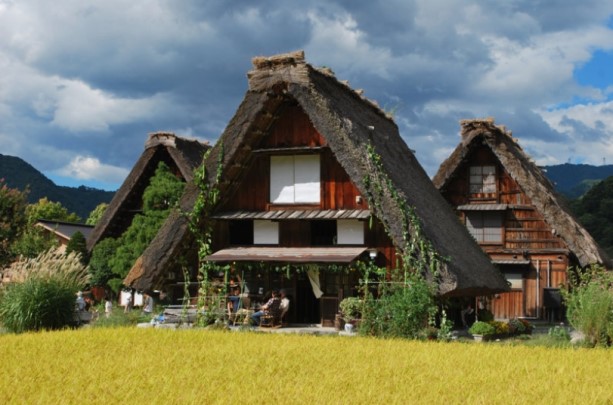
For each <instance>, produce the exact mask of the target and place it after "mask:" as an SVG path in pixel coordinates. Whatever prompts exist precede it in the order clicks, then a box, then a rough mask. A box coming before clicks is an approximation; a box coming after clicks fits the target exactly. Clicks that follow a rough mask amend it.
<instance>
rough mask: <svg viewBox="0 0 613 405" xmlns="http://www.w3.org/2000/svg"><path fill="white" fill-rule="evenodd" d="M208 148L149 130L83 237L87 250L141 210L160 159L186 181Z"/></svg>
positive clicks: (122, 229) (120, 230) (127, 223)
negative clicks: (142, 146)
mask: <svg viewBox="0 0 613 405" xmlns="http://www.w3.org/2000/svg"><path fill="white" fill-rule="evenodd" d="M208 148H210V146H209V145H208V144H205V143H202V142H199V141H196V140H191V139H185V138H181V137H178V136H176V135H175V134H173V133H169V132H154V133H151V134H149V136H148V139H147V141H146V142H145V150H144V151H143V153H142V155H141V156H140V158H139V159H138V161H137V162H136V164H135V165H134V167H133V168H132V171H130V174H129V175H128V177H127V178H126V179H125V180H124V182H123V184H122V185H121V187H120V188H119V190H117V192H116V193H115V195H114V196H113V199H112V200H111V202H110V203H109V206H108V207H107V209H106V211H105V212H104V214H103V215H102V218H100V221H98V224H97V225H96V227H95V228H94V229H93V230H92V231H91V234H90V235H89V237H88V238H87V249H88V250H89V251H91V250H92V249H93V248H94V246H96V244H97V243H98V242H100V241H101V240H103V239H105V238H108V237H111V238H117V237H119V236H121V234H123V233H124V232H125V231H126V229H128V227H129V226H130V224H131V223H132V219H133V218H134V216H135V215H136V214H138V213H140V212H141V211H142V204H143V193H144V191H145V189H146V188H147V186H148V185H149V180H150V179H151V177H153V175H154V174H155V170H156V169H157V167H158V164H159V163H160V162H164V163H166V165H168V167H169V168H170V170H171V171H172V172H173V173H174V174H175V175H176V176H177V177H179V178H181V179H183V180H184V181H186V182H189V181H191V180H192V179H193V176H194V169H195V168H196V167H198V166H199V165H200V164H201V163H202V158H203V156H204V152H205V151H206V150H207V149H208Z"/></svg>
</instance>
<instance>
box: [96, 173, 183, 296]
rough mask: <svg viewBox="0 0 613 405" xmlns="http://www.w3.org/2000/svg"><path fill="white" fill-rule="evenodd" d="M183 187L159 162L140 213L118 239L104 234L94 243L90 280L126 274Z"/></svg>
mask: <svg viewBox="0 0 613 405" xmlns="http://www.w3.org/2000/svg"><path fill="white" fill-rule="evenodd" d="M184 187H185V183H183V182H182V181H181V180H180V179H178V178H177V177H176V176H175V175H174V174H172V172H171V171H170V169H169V168H168V166H167V165H166V164H165V163H164V162H160V164H159V165H158V167H157V169H156V171H155V175H154V176H153V177H152V178H151V180H150V181H149V185H148V186H147V188H146V189H145V191H144V193H143V212H142V214H138V215H136V216H135V217H134V219H133V220H132V223H131V224H130V226H129V227H128V229H126V231H125V232H124V233H123V234H122V235H121V236H120V237H119V238H117V240H113V239H110V238H107V239H104V240H103V241H101V242H100V243H98V244H97V245H96V246H95V247H94V249H93V251H92V258H91V260H90V272H91V274H92V281H93V282H94V280H95V283H96V284H97V283H109V281H112V280H123V279H124V278H125V277H126V276H127V274H128V272H129V271H130V269H131V268H132V266H133V265H134V262H135V261H136V259H138V257H139V256H140V255H141V254H142V253H143V252H144V251H145V249H146V248H147V246H148V245H149V244H150V243H151V241H152V240H153V238H154V237H155V235H156V234H157V232H158V230H159V229H160V227H161V226H162V224H163V223H164V221H165V220H166V218H167V217H168V214H169V213H170V210H171V209H172V207H174V206H175V204H176V203H177V201H178V200H179V198H180V197H181V194H182V193H183V189H184ZM109 284H115V285H117V284H118V283H116V282H113V283H109ZM98 285H99V284H98Z"/></svg>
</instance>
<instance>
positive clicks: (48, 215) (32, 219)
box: [12, 197, 81, 257]
mask: <svg viewBox="0 0 613 405" xmlns="http://www.w3.org/2000/svg"><path fill="white" fill-rule="evenodd" d="M25 216H26V226H25V230H24V232H22V234H21V236H20V238H19V239H18V240H16V241H15V243H14V244H13V246H12V252H13V254H15V255H21V256H25V257H36V256H37V255H39V254H40V253H42V252H44V251H45V250H49V249H51V248H53V247H55V246H57V241H56V240H55V238H54V237H53V236H51V235H48V234H45V232H44V231H43V230H42V229H41V228H40V227H37V226H36V222H37V221H38V220H39V219H46V220H50V221H61V222H79V221H80V220H81V218H79V217H78V216H77V215H76V214H75V213H69V212H68V210H67V209H66V208H65V207H64V206H63V205H62V204H61V203H59V202H52V201H49V200H48V199H47V198H46V197H44V198H41V199H40V200H38V202H36V203H34V204H29V205H28V206H26V209H25Z"/></svg>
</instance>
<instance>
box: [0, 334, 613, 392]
mask: <svg viewBox="0 0 613 405" xmlns="http://www.w3.org/2000/svg"><path fill="white" fill-rule="evenodd" d="M0 358H1V359H2V361H1V362H0V403H3V404H5V403H6V404H12V403H62V404H72V403H88V404H102V403H104V404H108V403H117V402H120V403H125V402H130V403H148V404H215V403H228V402H238V403H244V404H253V403H257V404H263V403H287V404H295V403H297V404H328V403H331V404H338V403H358V404H373V403H375V404H378V403H386V404H395V403H402V404H405V403H452V404H453V403H462V404H467V403H468V404H473V403H477V404H524V403H535V402H536V403H611V402H612V401H613V391H612V390H611V389H610V378H611V375H613V351H612V350H605V349H592V350H587V349H545V348H532V347H530V348H529V347H522V346H498V345H489V344H483V345H478V344H460V343H430V342H417V341H406V340H393V339H389V340H384V339H372V338H359V337H356V338H339V337H316V336H304V335H302V336H294V335H269V334H257V333H239V332H225V333H224V332H212V331H203V330H181V331H169V330H156V329H136V328H129V329H128V328H113V329H88V330H78V331H60V332H44V333H38V334H23V335H2V336H0Z"/></svg>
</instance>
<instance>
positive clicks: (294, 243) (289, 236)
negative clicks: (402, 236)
mask: <svg viewBox="0 0 613 405" xmlns="http://www.w3.org/2000/svg"><path fill="white" fill-rule="evenodd" d="M278 114H279V116H278V117H276V119H275V121H274V123H273V124H272V126H271V127H270V129H269V133H268V135H267V136H265V137H264V138H263V139H262V141H261V142H260V143H259V144H257V145H251V148H252V155H251V157H250V158H248V159H246V160H247V161H248V162H250V163H248V166H247V168H246V170H244V175H243V176H242V177H239V178H237V179H235V180H234V183H235V184H233V187H232V188H231V189H232V190H233V192H232V194H231V195H229V196H223V197H222V200H223V201H224V202H223V204H222V205H221V206H220V207H218V208H217V209H216V213H217V214H216V215H221V216H223V215H224V213H232V212H238V213H248V215H246V216H247V217H250V216H251V217H252V216H257V215H258V213H260V214H261V213H263V212H269V211H278V210H284V211H289V212H291V211H300V212H303V211H304V212H307V213H306V214H302V216H303V217H304V216H309V214H308V212H313V213H315V212H318V211H341V210H346V211H349V210H355V211H367V210H369V206H368V203H367V202H366V200H365V199H364V198H362V197H361V195H360V192H359V190H358V189H357V187H356V186H355V184H353V182H352V181H351V179H350V177H349V175H348V174H347V173H346V172H345V170H344V169H343V168H342V167H341V166H340V164H339V163H338V161H337V160H336V158H335V156H334V153H333V152H332V151H331V150H330V149H329V148H328V146H327V142H326V139H325V137H324V136H323V135H322V134H320V133H319V132H318V131H317V130H316V129H315V128H314V126H313V124H312V123H311V121H310V120H309V117H308V116H307V114H306V113H305V112H304V111H303V110H302V109H301V108H300V107H299V106H297V105H290V106H287V105H285V106H283V107H282V108H281V109H280V110H279V112H278ZM294 154H298V155H304V154H310V155H318V156H319V159H320V190H319V193H320V197H319V202H318V203H309V204H304V203H297V204H275V203H272V202H271V200H270V187H271V184H270V182H271V173H270V172H271V157H273V156H288V155H294ZM253 221H254V220H253V219H250V218H249V219H239V220H232V219H219V220H217V221H216V224H215V230H214V232H213V235H214V239H213V250H214V251H219V250H222V249H226V248H235V247H239V246H243V247H245V246H253V240H252V239H251V238H250V235H249V234H251V233H253V232H254V229H253V228H254V225H253ZM356 221H357V220H356ZM276 222H277V223H278V229H279V241H278V245H274V246H279V247H287V248H307V247H311V246H323V247H326V246H328V247H332V246H338V245H337V244H336V241H335V239H334V238H335V233H336V220H334V219H305V218H300V219H282V220H278V221H276ZM359 223H360V226H361V228H362V229H363V233H364V241H363V246H364V247H365V248H366V247H368V248H370V249H373V248H374V249H377V252H378V255H377V258H376V263H377V265H379V266H391V264H392V263H393V262H394V258H395V254H396V250H395V247H394V245H393V243H392V241H391V240H390V238H389V237H388V236H387V235H386V234H385V231H384V229H383V226H382V225H381V223H380V222H379V221H378V220H374V221H373V225H372V228H371V227H370V226H369V221H368V219H364V218H362V219H360V220H359ZM236 234H238V235H236ZM358 260H370V258H369V256H368V254H367V253H365V254H364V255H363V256H362V257H361V258H358ZM314 264H317V259H315V260H314ZM307 265H308V264H307ZM235 266H236V267H237V268H238V269H242V270H240V271H241V272H242V274H243V277H244V279H245V281H246V283H247V285H248V288H249V291H250V292H251V295H252V298H254V299H256V300H260V301H262V300H263V299H264V297H263V296H260V294H259V292H260V291H270V290H271V289H273V288H283V289H285V290H287V292H288V295H289V296H290V297H291V298H292V299H293V300H294V301H295V302H294V305H291V307H290V311H289V314H288V315H289V317H288V320H289V321H290V322H297V323H322V324H324V325H328V326H330V325H333V323H334V317H335V315H336V313H337V312H338V304H339V302H340V300H342V299H343V298H345V297H347V296H353V295H355V294H356V293H357V290H356V286H357V285H358V278H357V272H351V271H350V272H349V273H345V272H340V273H339V272H326V271H325V266H321V268H322V269H323V270H322V271H321V272H320V274H319V279H320V283H321V290H322V291H323V292H324V295H323V296H322V297H320V298H319V299H316V298H315V296H314V295H313V288H312V286H311V284H310V282H309V280H308V277H307V275H306V274H305V273H304V272H303V271H297V272H296V271H293V270H290V271H289V273H288V272H285V271H284V272H275V271H269V272H265V271H260V270H245V269H249V268H251V267H252V266H251V265H240V264H235ZM273 267H274V266H273ZM349 268H351V265H349ZM254 292H257V293H254Z"/></svg>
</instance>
